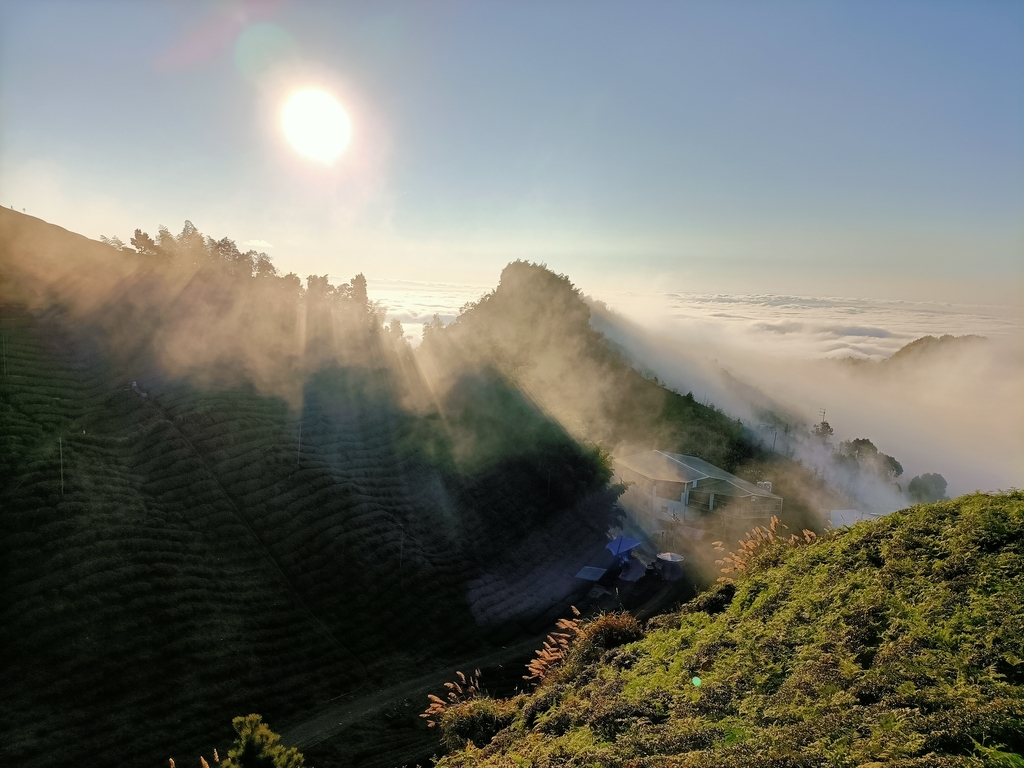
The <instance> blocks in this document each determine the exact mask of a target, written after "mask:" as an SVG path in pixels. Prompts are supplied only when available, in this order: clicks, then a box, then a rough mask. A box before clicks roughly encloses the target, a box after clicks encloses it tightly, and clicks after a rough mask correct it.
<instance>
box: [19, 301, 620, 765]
mask: <svg viewBox="0 0 1024 768" xmlns="http://www.w3.org/2000/svg"><path fill="white" fill-rule="evenodd" d="M0 322H2V328H3V332H4V333H5V334H6V337H7V376H6V377H3V379H2V382H0V398H2V400H0V402H2V406H0V407H2V412H0V426H2V436H3V437H2V439H3V456H4V459H3V460H4V476H3V484H2V490H0V499H2V504H3V508H2V514H3V520H4V525H3V527H2V528H0V551H3V553H4V555H5V556H4V559H3V562H4V579H3V585H4V586H3V592H2V594H3V604H2V616H3V623H4V627H5V629H6V630H7V631H6V632H5V633H4V639H3V641H2V644H3V647H2V651H0V653H2V655H3V658H4V659H5V660H7V664H5V667H4V670H3V673H2V674H3V681H2V682H3V689H4V691H5V695H4V698H3V705H2V706H3V712H2V715H3V717H4V718H5V722H6V723H7V726H6V728H5V730H6V731H7V733H8V734H9V738H7V739H5V741H4V745H3V748H2V749H3V752H4V755H5V757H6V759H7V761H16V762H17V763H18V764H20V765H63V764H73V763H76V764H83V763H86V764H92V763H102V762H113V761H116V760H123V759H124V757H125V755H126V754H130V755H131V761H132V763H133V764H140V765H144V764H153V765H156V764H157V763H158V762H159V761H161V760H166V757H167V756H173V755H179V756H194V755H198V754H200V753H206V754H209V753H210V752H211V751H212V748H213V747H215V746H218V745H219V747H220V748H221V749H222V750H223V749H224V747H225V746H226V745H227V744H228V743H229V741H230V733H229V727H230V726H229V723H230V719H231V717H232V716H234V715H237V714H239V713H244V712H249V711H259V712H261V713H262V714H263V715H264V716H265V717H266V718H267V719H268V720H269V721H270V722H272V723H274V724H275V725H276V726H283V725H286V724H287V723H288V722H290V721H291V720H294V719H296V718H299V717H300V716H301V715H302V714H303V713H306V712H309V711H311V710H313V709H314V708H316V707H317V706H318V705H321V704H323V703H324V702H325V701H327V700H328V699H330V698H332V697H336V696H339V695H341V694H344V693H348V692H352V691H356V690H359V689H360V686H366V685H378V684H382V683H384V682H386V681H389V680H395V679H399V678H400V677H401V676H402V675H404V674H408V673H409V672H410V670H418V669H423V668H429V667H430V665H431V664H437V663H439V660H442V659H445V658H447V657H450V656H453V655H457V654H460V653H464V652H469V651H472V650H475V649H479V648H484V647H487V637H485V636H484V632H485V630H486V631H490V632H492V635H493V638H494V639H495V642H498V641H501V640H503V639H505V638H508V637H516V636H519V633H521V632H522V631H523V630H522V628H521V627H520V626H519V624H518V623H516V621H509V618H511V619H521V620H526V621H529V620H530V619H531V618H535V617H536V616H537V615H538V614H540V613H542V612H543V611H542V608H549V607H550V606H535V605H526V606H525V607H523V608H522V609H520V610H519V611H512V612H511V617H509V616H505V617H504V620H503V621H499V622H497V623H496V624H492V625H491V626H489V627H488V626H485V625H482V624H481V623H479V622H478V621H477V620H476V619H475V618H474V615H473V610H472V606H471V604H470V599H471V595H470V592H469V590H468V589H467V584H468V583H469V582H471V581H472V580H473V579H474V578H476V577H478V575H479V574H480V573H481V571H482V570H483V569H484V568H485V567H486V566H487V564H488V563H490V562H491V560H492V559H493V558H494V557H495V555H496V553H498V552H500V551H501V550H502V549H503V548H505V547H507V546H508V545H509V543H510V542H514V541H516V540H517V537H518V536H519V535H520V534H521V532H522V531H523V530H524V529H525V528H527V527H529V526H532V525H536V524H538V523H544V521H545V520H548V519H550V520H551V521H552V522H554V521H556V520H557V519H558V518H559V515H560V514H571V512H570V511H569V509H568V508H569V507H571V506H572V504H573V503H574V500H575V497H574V496H573V494H574V493H575V489H573V488H564V487H556V489H555V491H556V492H557V493H552V492H551V491H550V488H549V487H544V485H545V483H544V482H542V479H541V476H540V469H539V465H538V463H537V460H536V457H531V456H528V455H527V454H528V453H529V452H526V453H522V452H521V453H522V455H519V456H518V457H517V456H512V457H510V458H509V457H507V458H508V461H507V462H502V463H497V459H498V458H499V456H498V454H495V455H494V456H492V457H490V459H488V458H487V457H486V456H482V457H481V456H478V457H477V458H476V464H475V465H474V466H473V467H471V468H465V467H462V468H460V466H458V464H459V461H458V460H457V459H451V460H447V459H444V458H443V457H442V458H440V459H439V458H437V457H436V456H434V457H430V456H426V455H425V454H424V453H423V451H422V450H420V448H419V447H418V446H419V444H420V442H421V438H420V437H417V435H418V434H421V433H423V432H424V427H423V425H422V423H419V420H418V419H416V418H414V417H411V416H409V414H407V413H405V412H404V411H402V410H401V409H399V408H398V407H397V405H396V404H395V403H394V402H393V398H392V389H393V388H392V387H391V385H390V384H389V382H388V380H387V379H388V375H389V374H388V372H387V370H386V369H385V368H383V367H382V368H380V369H376V370H373V369H366V368H360V369H351V370H341V369H336V370H330V371H325V372H323V373H322V374H320V375H318V376H315V377H313V379H311V380H310V382H309V383H308V385H307V391H306V393H305V398H304V405H303V407H302V409H301V411H291V410H289V408H288V406H287V405H286V404H285V403H284V402H283V401H281V400H280V399H277V398H273V397H267V396H264V395H260V394H257V393H256V392H254V391H253V390H252V389H251V388H246V387H234V388H230V389H221V390H212V389H205V390H200V389H197V388H196V387H195V386H193V385H190V384H188V383H187V382H185V381H172V380H165V379H162V378H160V377H157V376H154V377H146V376H141V377H139V379H138V381H139V385H140V388H141V389H142V390H143V391H146V392H147V393H148V395H149V396H148V397H146V398H142V397H140V396H139V395H138V394H136V393H135V392H133V391H132V389H131V387H130V386H129V384H130V382H128V381H125V380H120V379H119V378H118V376H116V375H115V374H114V373H113V372H112V370H111V369H110V368H109V367H108V366H107V365H106V364H105V363H104V362H103V361H102V360H100V359H98V358H97V357H96V356H95V355H89V354H85V353H83V352H82V349H83V347H82V345H81V344H79V343H77V342H76V341H73V340H72V339H71V338H70V337H69V336H67V335H66V334H63V333H62V331H61V327H60V325H59V324H58V323H55V322H53V323H49V322H43V321H40V320H38V319H33V318H31V317H30V316H28V315H27V314H24V313H21V312H18V311H16V310H14V309H13V308H10V307H8V308H5V310H4V313H3V317H2V321H0ZM495 386H497V385H496V384H494V383H491V384H485V385H484V386H482V387H481V389H480V391H481V392H482V393H483V394H482V395H481V397H483V398H484V399H486V397H487V396H490V395H492V394H493V392H494V388H495ZM500 395H501V396H502V397H507V396H509V393H508V392H504V391H502V392H500ZM522 408H524V409H527V411H528V406H527V405H525V404H523V405H522ZM515 419H516V422H517V424H518V425H519V426H518V428H519V429H540V430H542V431H544V432H545V433H546V434H547V435H548V437H549V438H550V440H551V441H552V442H551V443H550V445H551V446H553V448H552V450H554V449H556V448H557V449H558V450H561V451H569V453H568V454H567V458H568V460H570V461H571V460H574V456H573V453H572V448H571V446H572V443H571V441H568V440H567V439H565V438H564V436H563V437H562V438H561V442H559V437H558V435H559V434H560V433H559V432H558V430H557V429H556V428H554V427H553V426H552V425H551V424H550V423H549V422H546V421H544V420H543V419H542V418H541V417H540V416H539V415H535V416H534V418H533V421H532V422H531V421H530V420H529V419H526V420H525V421H524V419H523V413H522V412H516V413H515ZM300 423H301V429H302V434H301V447H300V442H299V428H300ZM490 426H495V425H494V424H490ZM429 429H431V428H430V427H429V426H428V427H427V431H429ZM576 453H577V455H576V456H575V460H576V461H577V462H585V461H586V456H585V455H583V454H580V453H579V451H578V450H577V452H576ZM544 458H545V459H550V458H551V456H547V457H544ZM62 471H63V492H62V488H61V472H62ZM531 473H533V474H534V475H536V477H534V478H533V481H532V482H530V478H529V476H530V474H531ZM542 488H543V491H542ZM613 498H614V497H612V498H609V499H606V500H605V502H604V506H603V510H604V513H607V512H608V510H609V509H610V502H611V500H612V499H613ZM559 510H562V512H561V513H560V512H559ZM589 535H590V536H591V537H592V538H593V541H591V542H590V544H594V543H599V542H600V536H601V528H600V525H595V526H594V528H593V529H592V530H590V531H589ZM583 538H584V539H586V534H584V536H583ZM538 554H539V555H541V556H543V557H551V556H552V555H554V556H555V557H557V553H553V552H551V551H550V550H549V551H546V552H543V553H538ZM513 586H514V585H513ZM413 738H414V739H420V740H422V738H423V737H422V734H420V735H416V736H414V737H413Z"/></svg>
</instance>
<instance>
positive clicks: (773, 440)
mask: <svg viewBox="0 0 1024 768" xmlns="http://www.w3.org/2000/svg"><path fill="white" fill-rule="evenodd" d="M778 439H779V428H778V427H776V428H775V436H774V437H772V453H775V441H776V440H778Z"/></svg>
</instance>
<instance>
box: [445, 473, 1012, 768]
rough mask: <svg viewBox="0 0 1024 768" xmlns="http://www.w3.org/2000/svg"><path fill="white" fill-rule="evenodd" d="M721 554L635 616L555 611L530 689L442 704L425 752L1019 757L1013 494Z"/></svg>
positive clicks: (479, 755)
mask: <svg viewBox="0 0 1024 768" xmlns="http://www.w3.org/2000/svg"><path fill="white" fill-rule="evenodd" d="M777 533H778V534H781V533H782V532H781V531H777ZM808 540H810V541H808ZM725 562H726V564H727V567H732V571H731V575H732V576H735V577H736V578H735V579H734V580H729V581H726V582H724V583H722V584H720V585H718V586H717V587H716V588H714V589H712V590H711V591H708V592H705V593H704V594H702V595H700V596H699V597H697V598H696V599H695V600H693V601H692V602H690V603H688V604H686V605H684V606H683V607H682V609H681V610H679V611H677V612H674V613H669V614H665V615H663V616H659V617H657V618H655V619H653V620H652V621H651V622H650V623H649V624H648V626H647V628H646V630H645V631H643V632H641V631H640V629H639V626H635V622H633V625H631V624H630V622H629V620H624V619H623V618H617V617H615V616H614V615H606V616H602V617H600V618H598V619H596V620H594V621H592V622H590V623H584V624H583V625H582V627H580V628H573V627H569V629H568V631H566V632H563V633H562V634H563V635H568V636H570V637H571V641H569V642H571V645H570V647H569V650H568V653H565V654H562V658H561V659H556V660H555V661H554V662H553V663H551V664H550V665H549V666H548V669H547V672H546V675H545V677H544V679H543V680H542V681H541V682H540V683H539V685H538V686H537V687H536V690H534V691H533V692H532V693H529V694H523V695H520V696H517V697H514V698H511V699H504V700H491V699H487V698H476V699H470V700H468V701H465V702H463V703H460V704H457V705H453V706H450V707H448V708H447V710H446V711H445V712H444V713H443V715H442V716H441V717H440V718H439V719H440V726H441V731H442V734H443V737H444V741H445V743H446V745H447V746H448V747H449V748H450V749H451V750H452V751H451V753H450V754H449V755H448V756H446V757H445V758H444V759H442V760H441V761H440V763H439V764H438V765H439V768H456V767H461V766H538V767H540V766H555V765H563V766H602V768H614V767H617V766H623V767H625V766H630V767H634V766H635V767H637V768H639V767H640V766H644V767H647V766H651V767H653V766H679V767H680V768H682V767H683V766H692V767H693V768H713V767H716V766H722V767H723V768H725V767H726V766H728V767H729V768H732V767H733V766H740V765H742V766H752V767H755V768H756V767H760V766H764V767H765V768H769V767H770V768H783V767H785V766H793V767H796V766H836V767H841V766H842V767H845V766H850V767H851V768H853V767H854V766H860V767H861V768H867V767H868V766H870V767H871V768H882V766H887V767H891V768H896V767H897V766H899V767H900V768H912V767H913V768H942V767H946V766H949V767H950V768H953V767H954V766H955V767H956V768H968V767H969V766H972V767H973V766H978V767H979V768H980V767H981V766H1005V767H1006V768H1012V767H1014V766H1021V765H1024V756H1022V755H1024V600H1022V596H1024V493H1021V492H1018V491H1014V492H1010V493H1004V494H998V495H983V494H975V495H973V496H964V497H961V498H959V499H956V500H955V501H950V502H944V503H935V504H928V505H920V506H915V507H911V508H909V509H905V510H902V511H900V512H896V513H894V514H892V515H890V516H888V517H886V518H882V519H879V520H875V521H871V522H865V523H860V524H858V525H856V526H854V527H853V528H852V529H844V530H841V531H838V532H835V533H832V534H830V535H828V536H825V537H824V538H821V539H817V540H814V539H813V537H806V538H795V539H793V538H789V537H786V536H782V535H777V536H768V535H761V536H757V537H755V539H754V540H753V543H752V544H750V545H748V546H747V547H745V548H744V549H743V550H741V551H740V552H739V553H737V554H736V555H734V556H732V557H731V558H730V559H729V560H726V561H725ZM737 565H742V566H743V568H742V569H739V568H737V567H736V566H737ZM556 639H557V638H556ZM556 656H557V654H556ZM698 681H699V682H698Z"/></svg>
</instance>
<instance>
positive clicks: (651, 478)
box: [614, 451, 782, 538]
mask: <svg viewBox="0 0 1024 768" xmlns="http://www.w3.org/2000/svg"><path fill="white" fill-rule="evenodd" d="M614 467H615V474H616V475H617V476H618V478H619V479H620V480H621V481H622V482H625V483H626V484H627V486H628V489H627V491H626V493H625V494H623V497H622V505H623V507H624V508H625V509H626V510H627V511H628V512H630V513H631V515H632V516H633V517H634V519H635V521H636V522H637V523H638V524H639V525H640V526H641V527H642V528H643V529H644V530H645V531H646V532H647V533H648V534H649V535H654V534H658V533H662V534H670V535H674V536H684V537H687V538H701V536H702V533H703V531H705V530H708V529H716V530H723V529H727V528H730V527H731V526H732V525H733V524H735V526H736V527H744V528H745V529H749V528H751V527H753V526H755V525H759V524H760V523H761V522H766V521H767V520H768V519H769V518H771V516H772V515H777V514H779V513H780V512H781V511H782V497H781V496H778V495H776V494H774V493H772V492H771V483H767V482H762V483H759V484H755V483H750V482H747V481H746V480H743V479H741V478H739V477H736V475H734V474H732V473H730V472H726V471H725V470H724V469H720V468H719V467H716V466H715V465H714V464H709V463H708V462H706V461H704V460H703V459H698V458H697V457H696V456H685V455H683V454H679V453H668V452H666V451H647V452H646V453H638V454H635V455H632V456H625V457H622V458H618V459H615V460H614Z"/></svg>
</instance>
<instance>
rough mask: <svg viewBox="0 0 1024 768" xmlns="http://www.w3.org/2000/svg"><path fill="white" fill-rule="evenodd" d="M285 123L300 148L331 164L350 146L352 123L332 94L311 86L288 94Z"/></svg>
mask: <svg viewBox="0 0 1024 768" xmlns="http://www.w3.org/2000/svg"><path fill="white" fill-rule="evenodd" d="M281 127H282V128H283V129H284V135H285V136H286V137H287V139H288V142H289V143H290V144H291V145H292V147H293V148H294V149H295V151H296V152H298V153H299V154H300V155H302V156H303V157H308V158H309V159H310V160H315V161H317V162H319V163H324V164H327V165H329V164H331V163H333V162H334V161H335V160H337V159H338V157H340V156H341V154H342V153H343V152H344V151H345V149H346V147H348V143H349V140H350V139H351V138H352V123H351V121H350V120H349V117H348V113H347V112H345V109H344V108H343V107H342V106H341V104H339V103H338V100H337V99H335V98H334V97H333V96H331V94H329V93H327V92H326V91H322V90H320V89H319V88H307V89H305V90H301V91H297V92H296V93H293V94H292V95H291V96H289V97H288V100H287V101H286V102H285V103H284V108H283V109H282V110H281Z"/></svg>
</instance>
